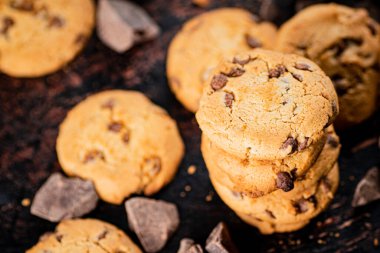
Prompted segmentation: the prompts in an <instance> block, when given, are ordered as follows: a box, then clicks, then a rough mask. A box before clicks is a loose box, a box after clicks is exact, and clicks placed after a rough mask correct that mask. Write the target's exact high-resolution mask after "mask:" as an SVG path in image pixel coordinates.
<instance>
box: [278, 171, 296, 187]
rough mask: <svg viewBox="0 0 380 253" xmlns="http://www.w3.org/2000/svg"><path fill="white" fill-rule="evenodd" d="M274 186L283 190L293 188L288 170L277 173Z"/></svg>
mask: <svg viewBox="0 0 380 253" xmlns="http://www.w3.org/2000/svg"><path fill="white" fill-rule="evenodd" d="M276 187H277V188H278V189H281V190H283V191H284V192H288V191H291V190H293V188H294V183H293V178H292V176H291V175H290V174H289V173H288V172H279V173H277V179H276Z"/></svg>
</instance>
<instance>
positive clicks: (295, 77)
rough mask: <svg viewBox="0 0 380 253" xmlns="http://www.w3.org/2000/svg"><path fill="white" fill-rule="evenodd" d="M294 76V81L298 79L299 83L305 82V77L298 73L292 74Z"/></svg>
mask: <svg viewBox="0 0 380 253" xmlns="http://www.w3.org/2000/svg"><path fill="white" fill-rule="evenodd" d="M291 74H292V76H293V77H294V79H297V80H298V81H300V82H302V81H303V77H302V76H301V75H299V74H297V73H291Z"/></svg>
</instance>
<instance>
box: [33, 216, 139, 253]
mask: <svg viewBox="0 0 380 253" xmlns="http://www.w3.org/2000/svg"><path fill="white" fill-rule="evenodd" d="M26 252H27V253H71V252H93V253H116V252H117V253H142V251H141V250H140V249H139V248H138V246H136V245H135V244H134V243H133V242H132V240H131V239H130V238H129V237H128V236H127V235H126V234H125V233H124V232H123V231H121V230H120V229H118V228H117V227H115V226H114V225H111V224H109V223H107V222H104V221H100V220H96V219H75V220H65V221H62V222H61V223H59V224H58V226H57V227H56V229H55V231H54V232H52V233H46V234H44V235H43V236H41V237H40V240H39V242H38V243H37V244H36V245H35V246H34V247H32V248H31V249H29V250H27V251H26Z"/></svg>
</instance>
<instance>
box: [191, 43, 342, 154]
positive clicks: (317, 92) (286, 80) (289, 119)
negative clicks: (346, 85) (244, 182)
mask: <svg viewBox="0 0 380 253" xmlns="http://www.w3.org/2000/svg"><path fill="white" fill-rule="evenodd" d="M337 114H338V100H337V95H336V93H335V90H334V87H333V85H332V83H331V80H330V79H329V78H328V77H327V76H326V75H325V74H324V72H323V71H322V70H321V69H320V68H319V67H318V66H317V65H316V64H315V63H313V62H312V61H310V60H308V59H306V58H303V57H300V56H297V55H291V54H282V53H278V52H273V51H267V50H263V49H255V50H251V51H248V52H245V53H243V54H241V55H238V56H235V57H234V58H232V59H226V60H224V61H223V62H221V63H220V64H219V65H218V67H217V68H216V69H215V71H214V73H213V75H211V77H210V78H209V80H208V85H206V86H205V89H204V93H203V96H202V99H201V102H200V107H199V110H198V112H197V114H196V118H197V121H198V123H199V125H200V128H201V129H202V131H203V133H204V134H205V135H206V136H207V137H208V138H209V139H210V140H211V141H212V142H213V143H214V144H215V145H217V146H218V147H220V148H222V149H223V150H225V151H226V152H228V153H231V154H233V155H236V156H238V157H241V158H244V159H259V160H272V159H283V158H285V157H287V156H288V155H290V154H294V153H295V152H298V151H302V150H304V149H306V148H307V147H308V146H310V145H311V143H316V142H318V141H319V139H320V138H322V137H323V131H324V128H326V127H327V126H329V125H330V124H331V123H332V122H333V120H334V119H335V117H336V115H337Z"/></svg>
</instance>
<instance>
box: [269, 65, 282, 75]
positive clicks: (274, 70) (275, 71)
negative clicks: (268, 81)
mask: <svg viewBox="0 0 380 253" xmlns="http://www.w3.org/2000/svg"><path fill="white" fill-rule="evenodd" d="M285 72H286V67H285V66H284V65H277V66H276V67H274V68H272V69H270V70H269V71H268V76H269V78H278V77H280V76H281V75H282V74H284V73H285Z"/></svg>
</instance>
